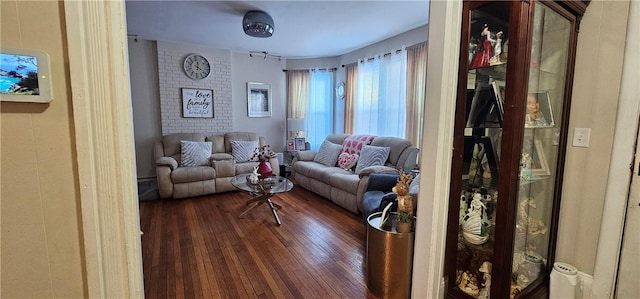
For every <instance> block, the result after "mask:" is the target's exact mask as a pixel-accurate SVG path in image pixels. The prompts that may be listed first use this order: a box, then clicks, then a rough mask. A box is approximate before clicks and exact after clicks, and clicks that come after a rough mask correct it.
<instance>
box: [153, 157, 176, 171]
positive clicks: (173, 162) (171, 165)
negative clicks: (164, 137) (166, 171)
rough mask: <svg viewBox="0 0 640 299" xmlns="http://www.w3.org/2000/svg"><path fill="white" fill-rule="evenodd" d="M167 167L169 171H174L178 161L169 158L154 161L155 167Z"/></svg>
mask: <svg viewBox="0 0 640 299" xmlns="http://www.w3.org/2000/svg"><path fill="white" fill-rule="evenodd" d="M158 166H168V167H169V168H171V170H175V169H176V168H177V167H178V161H176V159H174V158H171V157H162V158H160V159H157V160H156V167H158Z"/></svg>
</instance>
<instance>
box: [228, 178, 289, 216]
mask: <svg viewBox="0 0 640 299" xmlns="http://www.w3.org/2000/svg"><path fill="white" fill-rule="evenodd" d="M248 176H249V174H248V173H247V174H240V175H237V176H235V177H233V178H232V179H231V185H233V186H234V187H236V189H238V190H242V191H245V192H248V193H249V194H250V195H251V196H252V197H253V198H252V199H250V200H249V201H247V206H249V207H248V208H247V209H246V210H244V212H242V213H241V214H240V216H239V217H240V218H242V217H243V216H244V215H246V214H247V213H248V212H250V211H252V210H253V209H255V208H256V207H258V206H261V205H262V204H264V203H267V204H269V207H270V208H271V213H273V217H274V218H275V219H276V223H278V225H280V224H281V223H280V218H279V217H278V212H277V210H280V209H282V206H280V205H278V204H276V203H273V202H272V201H271V197H272V196H274V195H275V194H278V193H284V192H289V191H291V189H293V183H292V182H291V181H290V180H288V179H286V178H283V177H281V176H273V177H271V178H269V180H270V181H269V182H268V183H259V184H249V183H248V182H247V177H248Z"/></svg>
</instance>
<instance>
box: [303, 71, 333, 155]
mask: <svg viewBox="0 0 640 299" xmlns="http://www.w3.org/2000/svg"><path fill="white" fill-rule="evenodd" d="M332 82H333V72H331V71H325V70H312V71H311V75H310V84H309V103H308V107H309V108H308V111H307V124H308V128H307V132H308V135H307V136H308V137H307V141H308V142H309V143H310V144H311V149H312V150H318V149H319V148H320V144H322V141H324V139H325V138H326V137H327V135H329V134H331V133H332V132H333V84H332Z"/></svg>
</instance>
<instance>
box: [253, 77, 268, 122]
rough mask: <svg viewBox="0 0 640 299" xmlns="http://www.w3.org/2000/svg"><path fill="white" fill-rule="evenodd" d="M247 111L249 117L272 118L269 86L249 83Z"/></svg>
mask: <svg viewBox="0 0 640 299" xmlns="http://www.w3.org/2000/svg"><path fill="white" fill-rule="evenodd" d="M247 110H248V115H249V117H271V86H270V85H269V84H267V83H256V82H247Z"/></svg>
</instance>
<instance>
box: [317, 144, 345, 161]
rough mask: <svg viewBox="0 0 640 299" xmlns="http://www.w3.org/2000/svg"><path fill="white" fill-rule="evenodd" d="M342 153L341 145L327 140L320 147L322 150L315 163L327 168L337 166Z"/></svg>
mask: <svg viewBox="0 0 640 299" xmlns="http://www.w3.org/2000/svg"><path fill="white" fill-rule="evenodd" d="M340 151H342V146H341V145H340V144H335V143H333V142H331V141H328V140H325V141H323V142H322V144H321V145H320V149H318V152H317V153H316V156H315V157H314V158H313V161H314V162H318V163H320V164H322V165H326V166H336V163H338V155H340Z"/></svg>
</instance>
